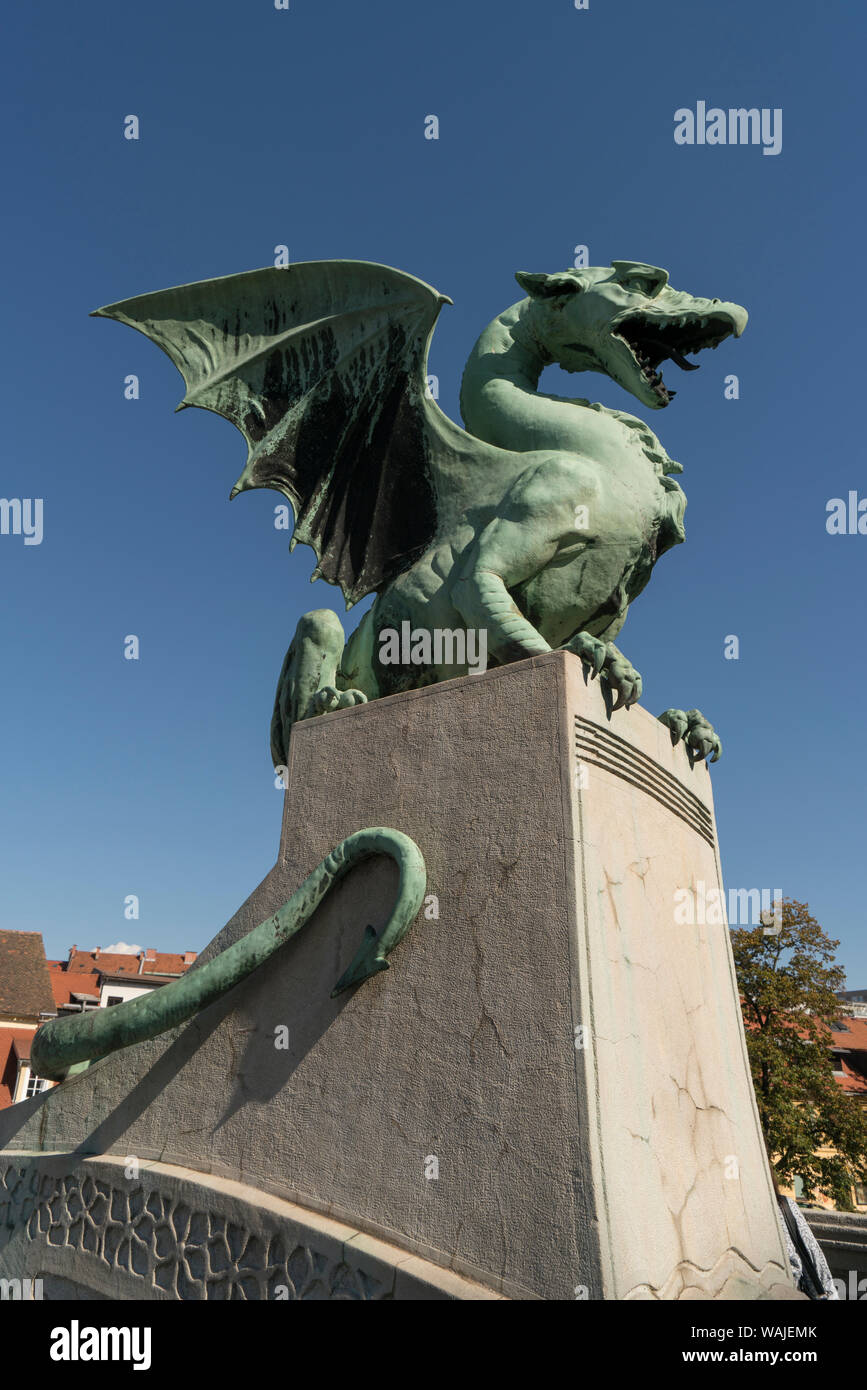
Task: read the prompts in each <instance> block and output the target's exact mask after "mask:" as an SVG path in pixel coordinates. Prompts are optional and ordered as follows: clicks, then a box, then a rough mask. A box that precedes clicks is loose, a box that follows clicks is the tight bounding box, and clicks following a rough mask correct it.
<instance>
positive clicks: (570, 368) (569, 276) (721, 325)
mask: <svg viewBox="0 0 867 1390" xmlns="http://www.w3.org/2000/svg"><path fill="white" fill-rule="evenodd" d="M515 278H516V280H517V281H518V284H519V285H520V286H521V289H522V290H524V291H525V293H526V294H528V295H529V296H530V325H531V327H532V331H533V333H534V336H535V337H536V339H537V340H538V342H539V343H540V345H541V347H542V348H543V349H544V351H545V352H546V353H547V354H548V356H549V357H550V359H551V361H552V362H556V363H558V365H559V366H561V367H563V368H564V370H565V371H567V372H604V373H605V375H606V376H610V377H611V378H612V380H613V381H616V382H617V383H618V385H619V386H622V387H624V389H625V390H627V391H631V392H632V395H633V396H635V397H637V399H638V400H640V401H641V402H642V404H643V405H647V406H650V407H651V408H652V409H653V410H660V409H661V408H662V407H663V406H666V405H668V403H669V401H670V400H671V398H672V396H674V395H675V392H674V391H670V390H669V389H668V387H667V386H666V385H665V383H664V381H663V380H662V373H661V372H660V370H659V367H660V364H661V363H662V362H664V361H665V359H666V358H667V357H670V358H671V359H672V361H674V362H676V363H677V365H678V366H679V367H681V368H682V369H683V370H684V371H695V369H696V368H697V367H698V365H699V364H698V363H697V362H687V360H686V357H685V356H684V354H685V353H688V352H700V351H701V349H702V348H708V347H714V348H715V347H717V346H718V345H719V344H720V343H721V342H722V341H723V339H724V338H728V337H729V335H730V334H732V333H733V334H734V335H735V337H736V338H739V337H740V336H741V334H742V333H743V331H744V328H745V327H746V323H747V312H746V310H745V309H742V308H741V307H740V305H739V304H727V303H725V302H723V301H722V300H719V299H694V298H693V296H692V295H691V294H686V293H684V292H682V291H680V290H675V289H673V288H672V286H671V285H670V284H669V283H668V272H667V271H665V270H660V269H659V268H658V267H657V266H653V265H644V264H643V263H642V262H641V261H612V262H611V266H610V267H601V266H591V267H588V268H587V269H586V270H563V271H559V272H557V273H556V274H554V275H532V274H528V273H526V272H524V271H519V272H518V274H517V275H516V277H515Z"/></svg>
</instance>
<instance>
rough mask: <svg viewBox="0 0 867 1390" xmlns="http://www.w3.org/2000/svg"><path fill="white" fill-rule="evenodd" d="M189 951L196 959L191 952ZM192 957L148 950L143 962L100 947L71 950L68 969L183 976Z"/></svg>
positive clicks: (193, 958)
mask: <svg viewBox="0 0 867 1390" xmlns="http://www.w3.org/2000/svg"><path fill="white" fill-rule="evenodd" d="M186 954H187V955H188V956H191V957H192V960H195V954H194V953H193V952H192V951H188V952H187V953H186ZM192 960H188V961H186V962H185V960H184V956H183V955H181V954H177V953H175V952H168V951H148V952H147V953H146V956H145V961H144V964H143V965H142V962H141V959H140V957H139V956H136V955H123V954H114V953H112V954H108V953H107V952H105V951H100V950H96V951H78V950H72V951H70V952H69V960H68V962H67V963H66V969H67V971H71V972H72V973H73V974H87V973H90V974H93V973H94V972H96V971H99V972H100V973H101V974H104V975H138V974H139V973H141V974H142V975H183V974H184V973H185V972H186V971H187V970H188V969H189V967H190V965H191V964H192ZM140 965H141V971H139V966H140Z"/></svg>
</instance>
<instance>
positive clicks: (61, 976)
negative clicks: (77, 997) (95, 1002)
mask: <svg viewBox="0 0 867 1390" xmlns="http://www.w3.org/2000/svg"><path fill="white" fill-rule="evenodd" d="M49 967H50V968H49V972H48V973H49V975H50V976H51V988H52V990H53V991H54V1002H55V1004H56V1005H57V1007H58V1009H59V1008H60V1006H61V1004H68V1003H69V1002H70V1001H71V999H72V996H73V994H92V995H93V997H94V999H98V998H99V977H98V976H97V975H94V973H93V972H92V971H89V972H87V973H85V972H84V971H83V970H82V971H75V972H72V971H69V970H61V969H59V968H58V967H56V966H54V965H53V962H49Z"/></svg>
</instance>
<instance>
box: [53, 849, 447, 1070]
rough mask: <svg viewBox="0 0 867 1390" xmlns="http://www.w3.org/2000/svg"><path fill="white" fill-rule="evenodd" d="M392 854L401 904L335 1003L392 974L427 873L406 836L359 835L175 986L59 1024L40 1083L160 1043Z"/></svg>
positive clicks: (371, 939) (369, 933)
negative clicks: (340, 888) (371, 863)
mask: <svg viewBox="0 0 867 1390" xmlns="http://www.w3.org/2000/svg"><path fill="white" fill-rule="evenodd" d="M378 854H387V855H389V856H390V857H391V858H392V859H394V860H395V862H396V864H397V866H398V869H399V870H400V885H399V888H398V894H397V900H396V902H395V904H394V907H393V909H392V912H391V916H390V917H389V919H388V922H387V923H386V925H385V927H384V929H383V931H382V932H381V934H380V935H379V936H377V934H376V932H375V931H374V930H373V928H372V927H368V928H367V929H366V931H365V935H364V940H363V941H362V944H361V946H360V947H359V949H358V951H357V952H356V955H355V957H354V959H353V960H352V963H351V964H350V966H349V967H348V969H347V970H346V971H345V972H344V974H343V975H342V976H341V978H340V979H339V980H338V982H337V984H336V986H335V988H334V989H333V990H332V998H333V997H334V995H336V994H339V993H340V992H341V991H342V990H344V989H349V988H350V986H352V985H359V984H361V983H362V982H363V981H364V980H366V979H367V978H368V977H369V976H370V975H375V974H376V973H377V972H378V971H380V970H387V969H388V962H387V960H386V959H385V958H386V956H387V955H388V953H389V952H390V951H391V950H392V949H393V948H394V947H395V946H396V945H397V943H398V942H399V941H400V939H401V938H402V937H403V936H404V935H405V933H406V932H407V930H408V929H409V927H410V925H411V923H412V921H413V919H414V918H415V916H416V914H417V913H418V910H419V908H420V907H421V905H422V902H423V900H424V893H425V888H426V886H427V871H426V868H425V862H424V859H423V857H422V853H421V850H420V849H419V848H418V846H417V845H416V844H415V843H414V841H412V840H411V839H410V838H409V836H407V835H403V834H401V832H400V831H399V830H388V829H383V828H381V827H377V828H374V829H369V830H358V831H356V833H355V834H354V835H349V836H347V838H346V839H345V840H342V841H341V842H340V844H339V845H337V847H336V848H335V849H333V850H332V851H331V853H330V854H329V855H327V856H326V858H325V859H323V861H322V863H321V864H320V865H319V866H318V867H317V868H315V869H314V870H313V872H312V873H311V874H309V875H308V876H307V878H306V879H305V880H304V882H303V883H302V884H301V887H300V888H298V889H296V891H295V892H294V893H293V894H292V897H291V898H289V899H288V901H287V902H285V903H284V904H283V906H282V907H281V908H279V910H278V911H277V912H275V913H274V916H273V917H269V918H268V919H267V920H266V921H264V922H260V924H259V926H258V927H255V928H254V929H253V931H251V932H249V933H248V935H247V936H245V937H242V939H241V940H240V941H236V942H235V943H234V945H232V946H229V947H227V949H226V950H225V951H222V952H221V953H220V954H219V955H218V956H215V957H214V958H213V960H209V961H207V962H205V964H203V965H200V966H198V967H197V968H196V969H194V970H191V971H190V972H189V974H187V975H184V976H183V977H182V978H181V979H180V980H175V981H174V983H173V984H170V985H165V986H164V987H163V988H161V989H156V990H153V991H151V992H150V993H148V994H145V995H141V996H140V997H139V998H138V999H131V1000H130V1001H129V1002H128V1003H126V1004H116V1005H114V1007H113V1008H110V1009H94V1010H93V1011H92V1012H90V1013H84V1014H78V1015H77V1016H76V1017H74V1018H64V1019H59V1018H58V1019H52V1021H51V1022H50V1023H45V1024H43V1025H42V1027H41V1028H40V1029H39V1031H38V1032H37V1033H36V1035H35V1037H34V1039H33V1043H32V1047H31V1052H30V1064H31V1067H32V1070H33V1072H34V1073H35V1074H36V1075H37V1076H44V1077H48V1078H49V1079H50V1080H52V1081H60V1080H62V1079H63V1077H64V1076H65V1075H66V1072H67V1070H68V1068H69V1067H70V1066H71V1065H73V1064H74V1063H76V1062H79V1063H80V1062H92V1061H95V1060H96V1059H97V1058H99V1057H105V1056H107V1055H108V1053H110V1052H116V1051H117V1049H118V1048H121V1047H129V1046H130V1045H131V1044H132V1043H138V1042H144V1041H145V1040H146V1039H147V1038H155V1037H158V1036H159V1034H160V1033H164V1032H166V1031H167V1029H169V1028H174V1027H176V1026H177V1025H178V1024H179V1023H185V1022H186V1020H187V1019H188V1018H192V1016H193V1015H194V1014H196V1013H198V1012H199V1010H200V1009H204V1008H205V1007H206V1006H207V1005H208V1004H213V1003H214V1001H215V1000H217V999H219V998H220V997H221V996H222V995H224V994H226V993H227V991H228V990H230V989H232V988H233V987H234V986H235V985H236V984H239V983H240V981H241V980H243V979H245V978H246V976H247V975H249V974H250V973H251V972H252V971H253V970H256V969H258V967H259V966H260V965H262V964H263V963H264V962H265V961H266V960H268V958H269V957H270V956H272V955H273V954H274V952H275V951H278V950H279V949H280V947H281V946H283V945H284V944H285V943H286V942H287V941H288V940H289V939H290V937H292V936H294V935H295V933H296V932H298V931H300V930H301V928H302V927H303V926H304V925H305V923H306V922H307V921H309V919H310V918H311V917H312V915H313V913H314V912H315V910H316V908H317V907H318V906H319V904H320V903H321V902H322V900H323V898H325V896H326V895H327V894H328V893H329V892H330V890H331V889H332V888H333V886H334V885H335V883H337V882H338V881H339V880H340V879H341V878H343V876H344V874H346V873H347V872H348V870H349V869H351V868H352V867H353V866H354V865H355V864H357V863H358V862H359V861H360V860H362V859H368V858H370V857H371V856H372V855H378Z"/></svg>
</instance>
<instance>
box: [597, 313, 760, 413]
mask: <svg viewBox="0 0 867 1390" xmlns="http://www.w3.org/2000/svg"><path fill="white" fill-rule="evenodd" d="M733 332H735V325H734V323H733V322H732V320H731V319H730V318H729V316H728V315H727V314H726V315H722V314H705V315H700V314H673V315H671V316H670V317H663V316H662V315H658V314H657V315H652V314H629V315H628V316H627V317H626V318H622V319H620V321H619V322H618V323H617V325H616V327H615V328H614V329H612V334H613V336H614V337H615V338H620V339H621V341H622V342H624V343H625V344H626V346H627V347H628V349H629V351H630V353H631V354H632V356H633V358H634V360H635V364H636V366H637V367H638V369H639V372H640V374H641V377H642V379H643V381H644V382H645V384H646V385H648V386H650V387H651V388H652V390H653V391H654V392H655V393H656V395H657V396H658V398H659V401H660V404H661V405H668V402H669V401H670V400H671V398H672V397H673V396H675V395H677V392H676V391H670V390H669V389H668V387H667V386H666V384H665V382H664V381H663V379H662V372H661V371H660V370H659V364H660V363H661V362H664V361H665V359H666V358H667V357H670V358H671V360H672V361H673V362H676V363H677V365H678V367H680V368H681V369H682V370H683V371H685V372H694V371H696V370H697V368H698V366H699V363H698V362H687V360H686V357H685V356H684V354H685V353H687V352H700V351H701V350H702V348H715V347H719V345H720V343H721V342H723V340H724V339H725V338H728V337H729V335H730V334H731V333H733Z"/></svg>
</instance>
